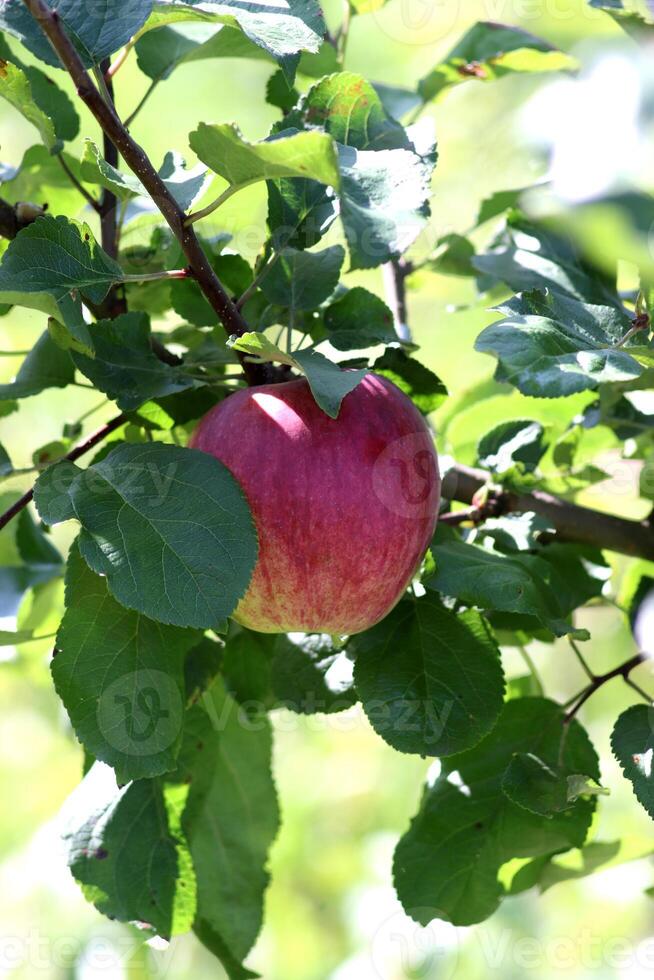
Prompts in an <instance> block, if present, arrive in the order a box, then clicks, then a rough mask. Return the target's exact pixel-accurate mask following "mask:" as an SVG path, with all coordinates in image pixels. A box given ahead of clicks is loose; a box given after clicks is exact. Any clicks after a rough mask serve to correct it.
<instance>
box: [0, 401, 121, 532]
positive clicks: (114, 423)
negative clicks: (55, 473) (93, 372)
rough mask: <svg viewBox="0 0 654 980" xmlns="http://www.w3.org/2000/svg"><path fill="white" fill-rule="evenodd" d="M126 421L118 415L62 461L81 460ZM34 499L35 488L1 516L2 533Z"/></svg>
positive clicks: (0, 528)
mask: <svg viewBox="0 0 654 980" xmlns="http://www.w3.org/2000/svg"><path fill="white" fill-rule="evenodd" d="M126 421H127V418H126V416H125V415H117V416H116V417H115V418H113V419H111V421H109V422H107V423H106V424H105V425H103V426H101V427H100V428H99V429H97V430H96V431H95V432H94V433H93V434H92V435H90V436H88V437H87V438H86V439H84V440H83V441H82V442H79V443H78V444H77V445H76V446H74V447H73V448H72V449H71V451H70V452H69V453H68V454H67V455H66V456H63V457H62V459H68V460H70V462H71V463H74V462H75V460H76V459H79V458H80V456H83V455H84V453H88V452H89V450H90V449H93V448H94V447H95V446H97V445H98V443H100V442H102V441H103V439H106V438H107V436H109V435H111V433H112V432H114V431H115V430H116V429H119V428H120V426H121V425H123V424H124V423H125V422H126ZM57 462H61V460H57ZM33 497H34V487H31V488H30V489H29V490H28V491H27V492H26V493H24V494H23V496H22V497H19V499H18V500H17V501H16V502H15V503H13V504H12V505H11V507H9V509H8V510H6V511H5V512H4V514H0V531H1V530H2V528H3V527H6V526H7V524H9V522H10V521H11V520H13V518H14V517H16V516H17V515H18V514H20V512H21V510H23V509H24V508H25V507H27V505H28V504H29V502H30V501H31V500H32V498H33Z"/></svg>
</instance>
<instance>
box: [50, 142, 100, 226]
mask: <svg viewBox="0 0 654 980" xmlns="http://www.w3.org/2000/svg"><path fill="white" fill-rule="evenodd" d="M57 160H58V161H59V163H60V164H61V169H62V170H63V171H64V173H65V174H66V176H67V177H68V179H69V181H70V182H71V184H72V185H73V187H74V188H75V190H78V191H79V192H80V194H81V195H82V197H83V198H84V200H85V201H88V203H89V204H90V205H91V207H92V208H93V210H94V211H97V212H98V214H99V213H100V202H99V201H97V200H96V199H95V198H94V197H93V194H91V193H90V192H89V191H87V189H86V187H84V185H83V184H81V183H80V181H79V180H78V179H77V177H76V176H75V174H74V173H73V171H72V170H71V169H70V167H69V166H68V164H67V163H66V161H65V159H64V157H63V154H61V153H57Z"/></svg>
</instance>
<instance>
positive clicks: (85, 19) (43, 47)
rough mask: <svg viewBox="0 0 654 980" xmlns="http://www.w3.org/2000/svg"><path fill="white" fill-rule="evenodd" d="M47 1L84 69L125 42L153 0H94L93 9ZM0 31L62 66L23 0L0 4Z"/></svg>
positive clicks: (69, 0) (65, 0)
mask: <svg viewBox="0 0 654 980" xmlns="http://www.w3.org/2000/svg"><path fill="white" fill-rule="evenodd" d="M46 2H47V4H48V6H49V7H52V8H55V7H56V10H57V15H58V17H59V20H60V22H61V25H62V27H63V28H64V29H65V31H66V33H67V34H68V36H69V38H70V39H71V41H72V42H73V44H74V46H75V48H76V49H77V52H78V54H79V55H80V57H81V59H82V61H83V62H84V66H85V67H86V68H91V67H92V66H93V65H96V64H99V63H100V62H101V61H102V59H103V58H107V57H108V56H109V55H111V54H113V53H114V51H117V50H118V49H119V48H121V47H122V46H123V45H124V44H126V43H127V42H128V41H129V39H130V38H131V37H132V35H133V34H135V33H136V32H137V31H138V29H139V28H140V27H141V26H142V25H143V24H144V23H145V21H146V20H147V18H148V16H149V14H150V11H151V10H152V0H94V3H93V7H92V9H89V7H88V5H87V4H84V3H80V2H79V0H56V2H55V0H46ZM0 30H3V31H7V33H8V34H12V35H13V36H14V37H17V38H18V40H19V41H22V43H23V44H24V45H25V47H26V48H27V49H28V50H29V51H31V52H32V54H35V55H36V57H37V58H39V59H40V60H41V61H45V62H46V64H48V65H53V67H55V68H61V62H60V61H59V58H58V56H57V54H56V53H55V51H54V49H53V48H52V46H51V45H50V42H49V40H48V38H47V37H46V35H45V34H44V33H43V31H42V30H41V28H40V26H39V24H38V21H37V20H36V19H35V18H34V17H32V15H31V14H30V13H29V11H28V10H27V8H26V7H25V5H24V4H23V3H22V0H6V2H5V3H4V4H3V5H2V8H0Z"/></svg>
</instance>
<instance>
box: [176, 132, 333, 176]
mask: <svg viewBox="0 0 654 980" xmlns="http://www.w3.org/2000/svg"><path fill="white" fill-rule="evenodd" d="M189 143H190V146H191V149H192V150H193V151H194V152H195V153H196V154H197V155H198V157H199V158H200V160H202V162H203V163H206V165H207V166H208V167H210V168H211V170H213V171H214V173H217V174H219V175H220V176H221V177H224V179H225V180H226V181H227V182H228V184H229V185H230V188H231V189H233V190H238V189H239V188H241V187H247V186H248V184H254V183H256V182H257V181H261V180H271V179H275V178H279V177H308V178H311V179H312V180H317V181H320V183H323V184H331V185H332V186H333V187H338V185H339V182H340V177H339V172H338V161H337V157H336V150H335V148H334V144H333V142H332V140H331V139H330V137H329V136H327V135H326V134H325V133H319V132H307V133H300V132H292V133H291V135H285V134H280V135H279V136H275V137H274V138H270V139H267V140H261V141H260V142H258V143H251V142H250V141H249V140H246V139H245V137H244V136H242V135H241V133H240V132H239V130H238V128H237V127H236V126H235V125H234V124H233V123H221V124H220V125H216V126H208V125H207V124H206V123H200V125H199V127H198V128H197V129H196V130H195V131H194V132H192V133H191V134H190V136H189Z"/></svg>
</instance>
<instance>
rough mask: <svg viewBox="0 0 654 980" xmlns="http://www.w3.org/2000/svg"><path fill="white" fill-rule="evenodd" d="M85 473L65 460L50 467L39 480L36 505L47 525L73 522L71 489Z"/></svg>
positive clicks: (35, 495) (36, 486) (36, 490)
mask: <svg viewBox="0 0 654 980" xmlns="http://www.w3.org/2000/svg"><path fill="white" fill-rule="evenodd" d="M83 472H84V471H83V470H81V469H80V468H79V466H76V465H75V463H71V462H70V460H67V459H64V460H62V461H61V462H60V463H55V464H53V465H52V466H49V467H48V468H47V470H45V471H44V472H43V473H42V474H41V476H40V477H39V478H38V480H37V481H36V483H35V485H34V503H35V505H36V509H37V511H38V512H39V516H40V517H41V520H43V521H44V522H45V523H46V524H49V525H52V524H59V523H61V521H72V520H73V518H74V517H75V508H74V507H73V500H72V497H71V495H70V488H71V487H72V485H73V483H74V482H75V481H76V480H77V478H78V477H80V476H81V475H82V474H83Z"/></svg>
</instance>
